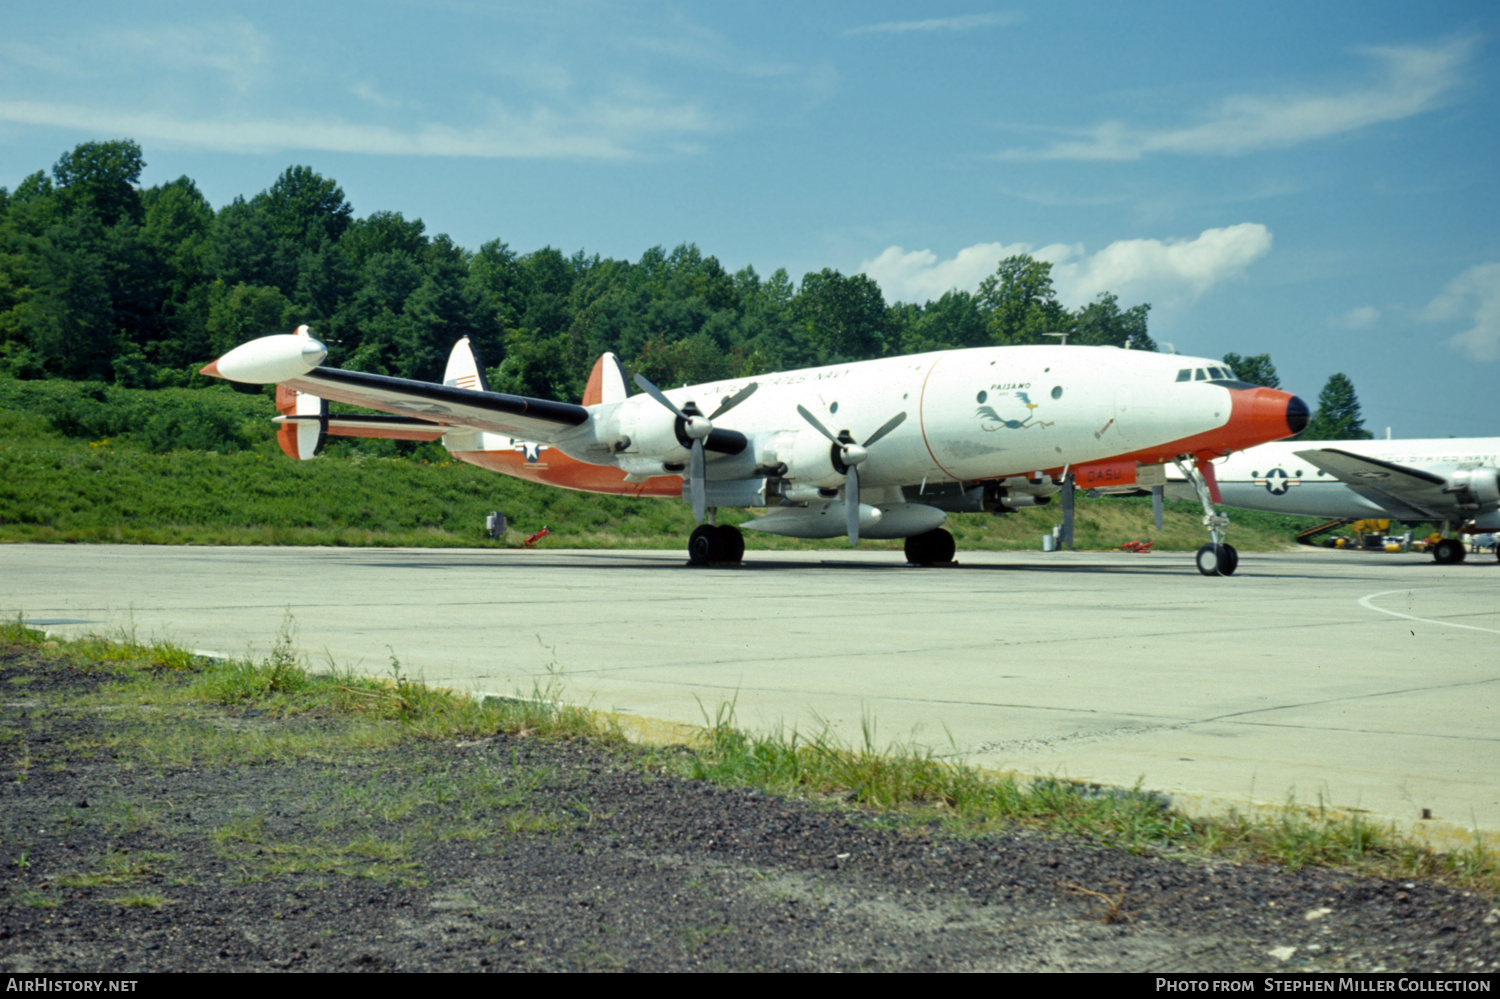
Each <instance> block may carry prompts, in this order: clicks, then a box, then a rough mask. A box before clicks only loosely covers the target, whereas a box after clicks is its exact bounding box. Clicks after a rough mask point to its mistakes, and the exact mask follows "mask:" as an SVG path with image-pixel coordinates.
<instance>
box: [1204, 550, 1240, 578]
mask: <svg viewBox="0 0 1500 999" xmlns="http://www.w3.org/2000/svg"><path fill="white" fill-rule="evenodd" d="M1239 567H1240V553H1239V552H1237V551H1235V550H1234V545H1226V544H1217V545H1204V546H1203V547H1202V548H1199V549H1198V571H1199V572H1201V573H1203V575H1205V576H1233V575H1234V570H1236V569H1238V568H1239Z"/></svg>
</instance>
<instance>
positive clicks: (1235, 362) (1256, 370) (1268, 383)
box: [1224, 354, 1281, 388]
mask: <svg viewBox="0 0 1500 999" xmlns="http://www.w3.org/2000/svg"><path fill="white" fill-rule="evenodd" d="M1224 363H1225V364H1227V365H1229V367H1230V369H1231V370H1233V371H1234V373H1235V375H1236V376H1237V377H1238V378H1239V380H1240V381H1242V382H1249V383H1250V384H1251V385H1264V386H1265V387H1266V388H1281V379H1280V378H1278V377H1277V376H1276V365H1274V364H1272V363H1271V355H1270V354H1251V355H1250V356H1249V357H1241V356H1240V355H1238V354H1225V355H1224Z"/></svg>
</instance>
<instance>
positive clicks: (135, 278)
mask: <svg viewBox="0 0 1500 999" xmlns="http://www.w3.org/2000/svg"><path fill="white" fill-rule="evenodd" d="M144 166H145V161H144V159H143V157H142V153H141V150H140V147H139V146H137V145H136V144H135V143H134V142H130V141H128V140H120V141H113V142H90V143H84V144H83V145H80V146H78V147H77V148H75V149H73V150H72V151H71V152H69V153H66V154H64V155H63V156H62V158H61V159H59V160H58V162H57V164H56V165H55V166H54V167H53V168H52V170H51V172H50V174H49V173H48V172H45V171H40V170H39V171H37V172H36V173H34V174H32V175H31V176H29V177H27V178H26V179H25V180H24V181H22V182H21V183H20V184H19V185H18V186H17V187H16V189H15V190H14V191H6V190H5V189H3V188H0V369H4V370H6V371H9V372H10V373H12V374H14V375H16V376H18V377H22V378H36V377H49V376H53V377H65V378H72V379H89V380H101V381H110V382H115V383H117V384H121V385H124V386H129V387H141V388H147V387H155V386H180V385H187V384H190V383H191V381H192V372H194V371H195V370H196V369H197V367H199V366H201V365H202V364H204V363H206V362H207V361H209V360H211V359H212V358H214V357H216V356H218V355H220V354H222V353H224V352H225V351H226V350H228V349H229V348H231V347H233V346H235V345H236V344H239V343H242V342H244V341H245V340H249V339H252V338H254V337H257V336H262V335H264V334H266V333H268V332H284V331H288V330H291V329H293V328H295V327H296V326H299V325H301V324H303V323H306V324H308V325H310V326H311V327H312V328H313V330H314V331H315V332H316V333H317V335H318V336H319V337H320V338H322V339H324V340H325V341H327V342H329V343H330V344H332V345H333V346H334V349H335V355H334V356H335V361H334V363H337V364H339V365H340V366H344V367H351V368H357V369H360V370H364V371H373V372H378V373H382V374H391V375H398V376H401V377H407V378H421V379H427V380H433V379H437V378H439V377H440V376H441V374H442V370H443V365H444V363H445V361H446V359H447V355H448V351H449V349H450V348H451V347H452V345H453V343H454V341H456V340H457V339H458V338H459V337H463V336H467V337H469V338H470V341H471V342H472V343H473V344H474V345H475V347H476V348H477V349H478V351H479V352H480V356H481V357H482V358H484V360H485V362H486V363H487V364H488V365H490V366H491V375H492V379H491V381H492V384H493V387H494V388H495V389H496V390H497V391H507V392H516V393H521V394H525V395H536V396H545V397H552V398H561V399H573V398H577V397H578V396H579V394H580V393H581V392H582V389H583V383H584V380H585V379H586V378H587V377H588V373H589V370H590V368H591V367H592V365H593V361H594V359H595V358H596V357H597V356H598V355H599V354H600V353H602V352H603V351H605V350H612V351H614V352H615V353H617V354H619V355H620V357H621V359H622V360H623V361H624V362H625V364H626V365H627V367H629V368H630V369H631V370H639V371H642V372H644V373H645V374H646V375H647V377H649V378H651V379H652V380H654V381H657V382H659V383H661V384H668V385H674V384H679V383H681V382H698V381H705V380H709V379H713V378H720V377H730V376H738V375H745V374H755V373H759V372H762V371H768V370H776V369H787V368H797V367H805V366H809V365H818V364H829V363H835V362H839V361H848V360H862V359H866V358H871V357H883V356H890V355H895V354H903V353H912V352H916V351H922V350H931V349H939V348H946V347H971V346H981V345H988V344H1020V343H1043V342H1047V340H1046V337H1045V334H1047V333H1059V332H1067V333H1069V334H1070V338H1071V340H1072V341H1073V342H1075V343H1092V344H1117V345H1120V346H1123V345H1124V344H1125V342H1126V341H1127V340H1131V341H1132V346H1134V347H1138V348H1141V349H1148V350H1149V349H1153V348H1154V345H1153V344H1152V343H1151V341H1150V337H1149V336H1148V335H1147V333H1146V316H1147V311H1148V309H1149V306H1146V305H1136V306H1133V307H1130V308H1121V307H1120V305H1119V303H1118V301H1117V299H1116V298H1115V296H1114V295H1110V294H1104V295H1101V296H1099V298H1098V299H1097V300H1095V301H1094V302H1092V303H1090V304H1088V305H1086V306H1084V307H1083V308H1081V309H1078V310H1076V311H1074V310H1069V309H1067V308H1065V307H1064V306H1062V305H1061V304H1060V303H1059V302H1058V300H1057V295H1056V292H1055V291H1054V289H1053V287H1052V280H1051V275H1050V269H1051V265H1050V264H1048V263H1047V262H1045V261H1040V260H1035V259H1032V258H1030V257H1025V256H1018V257H1012V258H1010V259H1007V260H1004V261H1000V262H999V265H998V267H997V269H996V271H995V273H994V274H993V275H992V276H990V277H989V278H987V279H986V280H985V282H984V283H983V285H982V286H981V287H980V288H979V290H978V292H977V293H973V294H971V293H968V292H962V291H956V292H951V293H949V294H946V295H944V296H943V297H942V298H941V299H939V300H937V301H935V302H927V303H924V304H921V305H917V304H906V303H899V304H894V305H888V304H887V303H886V301H885V298H884V296H883V295H882V293H881V290H880V288H879V286H878V285H877V284H876V283H875V282H874V281H873V280H872V279H871V278H869V277H867V276H865V275H863V274H853V275H846V274H843V273H840V272H839V271H837V270H833V269H831V268H825V269H823V270H821V271H817V272H813V273H809V274H806V275H804V276H803V277H802V280H801V281H800V282H794V281H793V280H792V279H791V277H790V276H789V275H788V274H787V273H786V271H785V270H777V271H776V272H775V273H774V274H771V275H770V276H768V277H763V276H762V275H760V274H757V273H756V271H755V270H754V268H751V267H745V268H743V269H741V270H739V271H736V272H733V273H731V272H730V271H728V270H726V269H725V268H724V266H723V265H722V264H720V263H719V261H718V260H717V259H716V258H715V257H713V256H711V255H707V254H704V253H703V252H701V251H700V250H699V249H698V247H697V246H695V245H693V244H691V243H684V244H683V245H681V246H678V247H676V248H675V249H672V250H666V249H664V248H662V247H659V246H658V247H651V248H649V249H647V250H645V251H644V252H643V253H642V254H641V256H640V259H639V260H637V261H634V262H631V261H628V260H615V259H610V258H604V257H600V256H599V255H598V254H593V255H589V254H587V253H585V252H584V251H582V250H580V251H578V252H576V253H573V254H572V255H567V254H564V253H563V252H562V251H560V250H557V249H554V248H552V247H544V248H542V249H540V250H533V251H530V252H526V253H518V252H516V251H514V250H512V249H511V248H510V247H509V246H507V245H506V244H505V243H504V242H503V241H501V240H498V239H496V240H491V241H490V242H488V243H485V244H484V245H483V246H481V247H479V248H478V249H477V250H470V249H466V248H464V247H461V246H458V245H456V244H455V243H454V242H453V241H452V240H451V239H450V238H449V237H448V236H446V235H443V234H438V235H431V234H429V233H428V232H427V230H426V226H425V225H424V223H423V222H422V220H421V219H407V218H405V217H404V216H403V215H402V214H401V213H400V212H399V211H376V212H372V213H371V214H369V215H367V216H365V217H362V218H356V217H355V215H354V212H353V210H352V208H351V207H350V205H349V202H348V201H347V200H346V199H345V197H344V193H343V191H342V190H341V189H340V187H339V185H338V184H337V183H336V182H335V181H334V180H333V179H331V178H326V177H322V176H320V175H319V174H317V173H315V172H314V171H313V170H312V169H310V168H308V167H305V166H293V167H289V168H288V169H287V170H286V171H285V172H284V173H282V174H281V176H280V177H278V178H276V180H275V182H274V183H272V184H271V186H270V187H268V188H267V189H266V190H264V191H262V192H261V193H259V194H257V195H255V196H254V197H252V198H250V199H248V200H246V199H244V198H242V197H237V198H235V199H234V200H233V201H232V202H230V203H229V204H227V205H225V206H223V207H222V208H220V209H218V210H215V209H214V208H213V206H211V205H210V204H209V203H208V201H207V200H205V198H204V197H203V194H202V193H201V192H200V191H199V190H198V187H197V185H196V184H195V183H194V182H193V181H192V179H191V178H188V177H180V178H178V179H177V180H175V181H172V182H170V183H167V184H160V185H157V186H154V187H147V188H140V187H139V186H138V184H139V180H140V175H141V171H142V168H143V167H144Z"/></svg>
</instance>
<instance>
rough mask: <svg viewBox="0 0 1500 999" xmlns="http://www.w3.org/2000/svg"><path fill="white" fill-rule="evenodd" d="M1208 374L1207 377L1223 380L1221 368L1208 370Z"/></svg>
mask: <svg viewBox="0 0 1500 999" xmlns="http://www.w3.org/2000/svg"><path fill="white" fill-rule="evenodd" d="M1208 373H1209V376H1210V377H1213V378H1223V377H1224V369H1223V368H1209V369H1208Z"/></svg>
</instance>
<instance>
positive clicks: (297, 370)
mask: <svg viewBox="0 0 1500 999" xmlns="http://www.w3.org/2000/svg"><path fill="white" fill-rule="evenodd" d="M327 353H328V350H327V348H326V347H325V346H324V345H323V344H322V343H320V342H319V341H318V340H317V339H315V338H314V337H312V335H311V334H310V333H309V331H308V329H307V327H305V326H304V327H301V328H300V329H299V330H298V331H297V333H295V334H280V335H274V336H267V337H262V338H260V339H258V340H252V341H250V342H248V343H245V344H241V345H240V346H239V347H236V348H235V349H234V350H232V351H230V352H229V353H228V354H225V355H224V356H223V357H221V358H219V359H218V360H217V361H215V362H213V363H212V364H209V365H208V366H207V367H205V368H204V369H203V373H204V374H206V375H212V376H214V377H218V378H226V379H229V380H232V381H237V382H245V383H250V384H272V383H274V384H276V385H277V386H279V389H278V392H277V408H278V409H279V410H280V411H281V415H280V416H279V417H277V420H278V421H279V422H280V423H281V429H280V431H279V432H278V437H279V438H280V440H281V444H282V448H283V450H285V451H286V452H287V453H288V454H290V455H292V456H293V457H299V458H310V457H312V456H313V455H314V454H316V453H317V451H318V449H319V447H320V446H321V444H322V441H323V440H324V439H325V437H326V436H327V435H328V434H335V435H339V434H343V435H350V436H382V437H405V438H413V439H426V440H435V439H439V438H440V439H441V440H442V442H443V445H444V446H445V447H446V448H447V449H448V450H449V451H450V452H451V453H452V454H453V456H454V457H455V458H458V459H460V460H462V461H467V462H470V463H472V464H475V465H479V466H481V467H484V468H489V469H493V470H495V471H499V472H504V473H506V474H511V475H517V476H519V477H522V478H528V479H532V480H533V481H538V482H545V483H548V484H551V485H558V486H564V487H567V488H571V489H580V490H584V491H589V492H603V493H622V494H627V495H638V496H674V497H683V498H685V499H690V500H691V502H692V504H693V513H694V516H695V517H696V519H697V520H698V522H699V524H700V525H701V526H699V527H698V528H697V529H696V530H694V531H693V533H692V536H691V538H690V539H689V541H688V553H689V560H690V561H691V562H692V563H695V564H709V563H715V562H738V561H739V560H740V557H741V556H742V555H743V553H744V539H743V536H742V535H741V534H740V532H739V531H738V530H737V529H735V528H733V527H730V526H718V525H717V519H716V511H717V508H719V507H721V506H739V507H762V508H764V509H765V513H764V515H763V516H760V517H757V518H755V519H754V520H751V521H749V522H748V523H746V524H745V525H744V526H745V527H747V528H750V529H753V530H759V531H768V532H771V533H773V534H783V535H790V536H792V537H802V538H832V537H837V536H838V535H840V534H846V535H847V536H848V538H849V542H850V544H855V543H857V542H858V541H859V538H860V537H861V536H863V537H867V538H905V539H906V546H905V549H906V556H907V559H908V560H909V561H911V562H914V563H919V564H926V563H933V562H947V561H950V560H951V559H952V557H953V552H954V543H953V537H952V535H950V534H949V533H948V532H947V531H945V530H943V529H942V525H943V523H944V522H945V521H946V520H947V517H948V514H949V513H950V512H959V511H990V512H1002V511H1004V510H1015V509H1020V508H1022V507H1028V506H1039V505H1042V504H1045V503H1048V502H1049V501H1050V500H1051V497H1052V496H1053V495H1054V494H1059V493H1060V494H1061V495H1062V505H1063V510H1064V514H1065V518H1064V519H1065V524H1066V525H1067V526H1071V507H1072V498H1073V488H1074V483H1075V482H1076V483H1077V484H1078V485H1081V486H1084V487H1086V488H1089V487H1093V486H1098V485H1128V484H1132V483H1141V484H1159V483H1161V482H1164V481H1165V477H1164V475H1163V474H1162V465H1163V463H1164V462H1168V461H1174V462H1177V463H1178V464H1179V465H1180V466H1181V467H1182V468H1183V469H1184V474H1185V475H1186V476H1187V477H1188V479H1189V481H1192V482H1194V483H1195V484H1196V489H1197V492H1198V495H1199V498H1200V499H1201V500H1202V502H1203V506H1204V512H1205V517H1204V524H1205V526H1206V527H1207V528H1208V529H1209V534H1210V539H1211V540H1210V543H1209V544H1206V545H1204V546H1203V548H1202V549H1200V550H1199V553H1198V567H1199V569H1200V571H1202V572H1203V573H1204V574H1205V575H1229V574H1231V573H1232V572H1233V571H1234V569H1235V566H1236V564H1237V562H1238V556H1237V554H1236V553H1235V551H1234V548H1233V547H1232V546H1231V545H1228V544H1226V543H1223V542H1222V541H1221V539H1220V533H1219V532H1220V530H1221V529H1222V528H1223V527H1224V526H1225V525H1227V523H1228V520H1227V519H1226V518H1224V517H1221V516H1219V515H1218V514H1216V513H1215V511H1214V509H1213V506H1212V502H1213V494H1214V491H1215V487H1214V485H1213V474H1212V466H1210V465H1209V463H1208V462H1209V460H1210V459H1213V458H1217V457H1220V456H1222V455H1224V454H1227V453H1228V452H1230V451H1233V450H1236V449H1239V448H1245V447H1250V446H1253V445H1255V444H1259V443H1262V442H1265V441H1270V440H1279V439H1281V438H1283V437H1287V436H1290V435H1292V434H1295V433H1297V432H1298V431H1300V430H1301V429H1302V428H1303V427H1304V426H1305V425H1306V422H1307V406H1306V405H1305V404H1304V403H1303V401H1302V400H1301V399H1299V398H1297V397H1296V396H1294V395H1291V394H1289V393H1286V392H1281V391H1278V390H1275V389H1268V388H1258V387H1255V386H1251V385H1247V384H1245V383H1243V382H1238V381H1235V380H1234V376H1233V373H1232V372H1230V371H1229V370H1228V369H1226V368H1224V367H1223V366H1222V364H1221V363H1220V362H1217V361H1210V360H1207V359H1201V358H1189V357H1180V356H1177V355H1168V354H1157V353H1150V352H1146V351H1131V350H1121V349H1119V348H1115V347H1080V346H1044V347H1041V346H1039V347H978V348H972V349H967V350H951V351H940V352H934V353H929V354H916V355H911V356H906V357H892V358H885V359H881V360H874V361H860V362H853V363H849V364H836V365H831V366H828V367H823V368H808V369H805V370H801V371H785V372H775V373H771V374H766V375H761V376H759V377H756V378H753V379H751V378H736V379H726V380H724V381H721V382H713V383H708V384H704V385H692V386H687V387H684V388H679V389H674V390H672V391H669V392H662V391H660V390H658V389H657V388H656V386H654V385H652V384H651V383H650V382H649V381H647V380H646V379H645V378H644V377H642V376H640V375H637V376H636V378H635V382H636V384H637V385H639V386H640V388H641V389H642V392H641V393H640V394H637V395H629V394H628V389H627V387H626V381H625V373H624V369H623V368H622V367H621V365H620V362H619V360H618V359H617V358H616V357H615V356H614V355H613V354H605V355H603V356H602V357H600V358H599V360H598V362H597V363H596V364H595V365H594V370H593V373H592V375H591V376H590V379H589V383H588V389H587V390H586V392H585V394H584V401H583V404H582V405H574V404H571V403H565V402H554V401H550V400H545V399H530V398H524V397H521V396H513V395H505V394H501V393H496V392H491V391H489V390H488V387H487V385H486V384H485V380H484V374H483V369H482V368H481V367H480V366H479V364H478V362H477V360H476V359H475V357H474V353H473V351H472V350H471V349H470V347H469V343H468V341H467V340H460V341H459V342H458V344H457V345H455V346H454V348H453V352H452V354H451V355H450V357H449V360H448V368H447V372H446V373H445V375H444V378H443V384H441V385H439V384H435V383H430V382H421V381H412V380H409V379H402V378H392V377H388V376H384V375H374V374H366V373H363V372H358V371H345V370H341V369H337V368H326V367H320V365H321V364H322V362H323V361H324V359H325V358H326V357H327ZM325 400H333V401H335V402H340V403H345V404H349V405H357V406H364V407H368V408H371V409H377V410H384V411H385V412H387V413H391V414H395V415H392V416H383V417H382V416H377V417H368V416H333V415H329V413H328V409H327V402H326V401H325ZM830 428H833V429H830ZM705 520H706V521H707V523H704V521H705Z"/></svg>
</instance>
